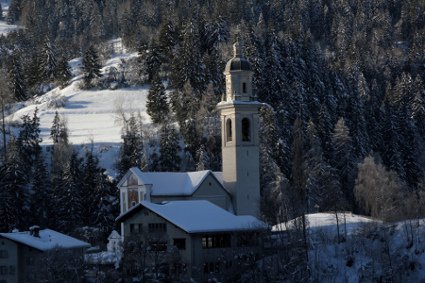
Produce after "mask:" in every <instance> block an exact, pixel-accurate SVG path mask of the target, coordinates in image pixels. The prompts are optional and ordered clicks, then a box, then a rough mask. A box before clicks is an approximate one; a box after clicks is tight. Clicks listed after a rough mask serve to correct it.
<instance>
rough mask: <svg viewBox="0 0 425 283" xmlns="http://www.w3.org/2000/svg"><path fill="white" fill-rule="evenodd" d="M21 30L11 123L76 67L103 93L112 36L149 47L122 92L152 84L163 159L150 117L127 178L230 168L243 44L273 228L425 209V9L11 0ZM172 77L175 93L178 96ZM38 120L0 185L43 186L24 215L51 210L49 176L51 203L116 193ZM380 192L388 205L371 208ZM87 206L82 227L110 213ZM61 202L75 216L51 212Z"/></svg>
mask: <svg viewBox="0 0 425 283" xmlns="http://www.w3.org/2000/svg"><path fill="white" fill-rule="evenodd" d="M7 21H8V22H9V23H17V24H19V25H21V26H24V27H25V29H19V30H17V31H15V32H12V33H10V34H9V35H8V36H1V37H0V64H1V67H2V72H4V73H5V74H7V75H8V79H9V80H8V85H7V87H8V88H7V91H2V92H1V93H0V94H1V95H0V96H1V101H2V106H3V112H4V111H6V112H7V110H8V105H9V103H10V102H13V101H23V100H26V99H29V98H31V97H33V96H36V95H40V94H41V93H42V92H43V90H45V89H46V87H47V88H52V87H53V86H64V85H66V83H67V81H68V80H69V79H70V76H71V75H70V72H69V66H68V65H67V60H69V59H71V58H75V57H83V65H84V85H83V86H82V87H85V88H91V87H102V79H101V78H100V77H101V74H100V72H99V67H100V65H99V64H100V63H99V62H100V60H101V59H102V58H103V56H106V55H107V50H105V48H103V43H104V42H106V41H107V40H110V39H113V38H117V37H121V38H122V40H123V42H124V44H125V46H126V47H127V48H128V49H129V50H133V51H138V52H139V57H138V60H135V61H131V62H128V64H129V66H128V68H129V69H132V70H135V73H136V77H137V79H136V80H131V81H129V80H126V78H125V77H121V78H119V83H120V84H121V85H123V86H125V85H130V84H144V83H150V84H151V89H150V92H149V99H148V100H149V101H148V105H147V107H148V113H149V114H150V115H151V117H152V121H153V123H154V125H155V126H156V127H157V128H158V135H159V137H160V141H159V150H158V151H150V153H149V154H146V152H147V151H146V150H144V149H143V146H146V143H144V142H143V134H142V132H143V131H142V130H141V129H140V125H138V122H137V117H133V116H132V117H130V118H128V119H127V120H126V123H125V126H124V131H123V145H122V149H121V156H120V161H119V162H118V164H117V169H118V172H119V173H120V175H122V174H123V173H124V172H125V171H126V170H127V169H128V168H129V167H131V166H140V167H142V168H144V169H147V170H162V171H178V170H195V169H212V170H221V157H220V147H221V145H220V138H219V134H220V130H219V129H217V123H216V122H214V121H216V120H217V113H216V112H215V105H216V103H217V102H218V101H219V100H220V97H221V95H222V93H223V92H224V80H223V73H222V72H223V69H224V64H225V62H226V61H227V60H228V59H229V58H230V57H231V52H230V50H231V48H230V47H231V44H232V43H233V42H234V41H235V40H239V41H240V42H242V44H243V46H244V51H245V55H246V57H248V59H249V60H250V62H251V63H252V66H253V70H254V81H253V83H254V87H255V89H256V93H257V95H258V98H259V100H260V101H261V102H265V103H267V104H268V106H267V107H266V106H265V107H264V108H263V109H262V110H261V118H262V123H263V124H262V125H263V126H262V130H261V131H262V132H261V139H262V140H261V154H260V156H261V188H262V198H263V200H262V201H263V204H264V207H263V216H264V219H266V220H267V221H269V222H270V223H275V222H277V221H282V220H286V219H288V218H292V217H294V216H297V215H300V214H302V213H303V212H316V211H334V210H354V211H356V212H359V213H366V214H371V215H372V216H376V217H380V218H383V219H399V218H402V217H412V216H415V217H416V216H420V215H422V213H423V211H422V210H423V209H420V208H421V204H422V203H423V198H424V192H425V182H424V177H425V176H424V169H423V168H425V155H424V152H425V151H424V149H425V148H424V147H425V140H424V139H425V100H424V99H425V89H424V79H425V72H424V71H425V50H424V49H423V46H425V2H424V1H422V0H408V1H406V0H403V1H402V0H361V1H360V0H337V1H331V0H295V1H289V0H283V1H282V0H268V1H264V0H255V1H254V0H247V1H243V0H235V1H217V0H208V1H201V0H179V1H177V0H145V1H142V0H75V1H68V0H58V1H49V0H40V1H30V0H12V1H11V5H10V8H9V14H8V16H7ZM162 81H167V82H168V83H167V88H168V89H169V90H170V91H171V92H170V99H169V100H167V99H166V95H165V88H164V85H163V84H162V83H161V82H162ZM34 115H35V116H34V117H26V118H25V119H23V121H24V122H23V125H22V126H21V133H20V134H19V136H18V137H16V138H13V137H11V138H8V140H9V142H8V145H7V154H3V155H5V156H3V159H2V167H1V169H0V175H1V176H0V183H1V186H2V187H6V186H10V188H11V189H10V191H20V190H19V188H21V186H28V184H30V186H31V188H32V189H31V190H30V191H31V192H32V193H33V194H34V197H33V198H27V199H29V200H31V199H32V201H31V202H29V203H24V202H23V199H25V198H24V197H23V196H18V197H17V198H16V201H20V202H21V203H20V204H19V206H16V205H13V206H14V207H15V208H16V207H22V206H23V207H24V208H25V209H27V210H28V211H33V210H37V207H40V206H41V205H40V201H38V200H37V199H38V198H40V199H46V198H45V197H44V196H43V195H38V193H37V190H38V187H39V186H45V184H44V183H43V184H39V182H46V180H48V181H49V182H51V184H50V185H49V188H51V192H46V191H44V192H42V193H41V192H40V194H46V193H52V194H53V195H54V194H57V195H58V197H57V198H52V199H54V200H55V201H57V202H59V203H60V202H61V198H62V199H67V200H68V201H67V202H69V203H71V201H70V199H73V197H74V190H73V188H77V187H80V184H76V182H82V183H83V184H86V182H89V183H87V186H89V187H91V188H94V187H96V188H97V190H101V189H102V188H103V187H105V186H106V187H108V190H112V189H111V188H112V187H113V186H112V185H111V184H110V182H109V181H108V180H107V179H105V178H106V177H105V176H104V175H103V174H102V169H100V168H99V167H98V164H97V161H96V157H95V156H93V155H92V154H91V153H90V150H87V155H86V157H85V158H84V160H81V159H80V158H79V157H78V156H76V155H75V154H74V153H73V151H72V150H71V149H69V148H67V141H66V134H58V132H59V133H60V132H61V130H60V129H59V128H60V127H59V128H58V129H56V128H55V126H53V127H52V136H53V137H54V138H55V139H54V140H55V145H54V146H53V147H52V148H51V149H50V159H49V162H52V164H55V165H56V164H58V163H57V161H56V160H68V161H67V162H64V163H63V168H61V166H50V165H48V164H44V163H45V162H46V161H45V160H44V161H43V160H40V154H39V151H40V149H39V142H40V141H39V137H38V135H37V130H35V128H36V127H35V125H36V124H37V117H36V113H35V114H34ZM58 119H59V120H60V118H59V116H58ZM173 122H177V123H178V129H177V127H175V126H174V123H173ZM57 125H58V124H57ZM57 125H56V126H57ZM4 131H5V128H4V127H3V133H4ZM180 137H181V138H182V139H183V140H184V144H185V147H184V148H183V149H180V148H179V138H180ZM3 147H4V148H5V145H3ZM179 152H183V154H182V155H180V157H179ZM64 155H65V156H66V157H64ZM18 156H19V158H18ZM56 158H57V159H56ZM61 158H62V159H61ZM63 158H65V159H63ZM179 158H182V160H179ZM19 162H20V163H19ZM59 163H60V162H59ZM30 164H33V165H30ZM181 164H184V166H181ZM46 168H54V170H53V169H50V170H47V169H46ZM56 170H59V171H57V172H56ZM47 175H49V176H50V177H46V176H47ZM72 176H74V177H72ZM75 176H79V177H78V178H76V179H75ZM81 176H83V177H81ZM95 176H97V177H95ZM377 180H378V181H377ZM90 182H91V183H90ZM58 184H61V185H58ZM81 186H82V185H81ZM84 186H86V185H84ZM56 188H58V189H56ZM59 188H60V190H65V191H64V192H61V193H59V191H58V190H59ZM5 191H7V190H5ZM71 191H72V193H71ZM79 193H82V194H83V193H88V192H85V191H81V192H79ZM91 193H93V191H91ZM110 194H111V195H112V196H113V195H114V193H113V192H112V193H110ZM59 196H60V198H59ZM5 197H7V196H5ZM96 197H99V195H97V196H96ZM372 197H373V198H375V199H377V200H379V201H377V202H373V203H371V202H370V201H368V200H369V199H370V198H372ZM47 199H49V198H47ZM401 200H403V201H401ZM33 202H34V203H33ZM96 203H99V201H96ZM34 205H35V206H36V207H34ZM78 205H82V207H85V208H87V209H88V211H83V212H81V213H83V214H84V217H83V216H81V217H82V218H81V219H85V222H84V224H81V225H94V224H93V223H98V221H100V220H99V219H97V220H93V219H89V218H90V217H89V216H92V215H93V214H92V213H91V211H92V209H96V208H89V207H88V206H87V205H85V204H83V203H81V201H80V202H79V204H77V205H76V206H78ZM51 206H52V207H57V206H60V205H58V204H46V205H45V206H44V205H43V206H42V207H46V209H47V208H49V207H51ZM73 207H74V208H73V209H75V206H73ZM2 209H5V210H2ZM49 209H50V208H49ZM1 211H8V213H11V212H12V211H13V210H9V209H7V208H3V207H2V208H0V214H1V213H3V212H1ZM276 212H278V213H276ZM40 213H41V215H45V213H47V212H46V211H41V212H40ZM64 213H65V214H66V215H68V216H69V215H73V214H70V211H67V212H65V211H64ZM65 214H62V215H65ZM13 215H15V217H18V215H19V213H18V212H15V211H13ZM57 216H58V217H59V218H60V219H61V221H60V222H61V223H59V222H57V223H55V226H53V227H52V228H55V227H58V229H60V227H67V229H71V226H72V225H71V226H69V225H70V224H69V223H68V222H67V221H69V222H72V221H73V220H72V219H69V220H68V219H66V217H65V216H64V218H61V217H60V214H57ZM10 217H12V216H10ZM73 217H79V218H80V216H77V215H75V216H74V215H73ZM23 219H25V218H23ZM40 219H42V218H40ZM102 221H103V220H102ZM62 222H63V223H62ZM6 223H9V225H15V224H16V225H19V224H21V223H18V222H16V221H15V220H13V221H12V220H10V221H6V222H5V223H3V224H2V225H3V226H1V225H0V226H1V228H0V229H1V230H8V229H10V228H12V227H6V226H4V225H5V224H6ZM61 225H62V226H61ZM79 225H80V224H79ZM81 225H80V226H81ZM62 230H64V231H66V229H65V228H63V229H62Z"/></svg>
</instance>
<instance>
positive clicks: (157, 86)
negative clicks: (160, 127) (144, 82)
mask: <svg viewBox="0 0 425 283" xmlns="http://www.w3.org/2000/svg"><path fill="white" fill-rule="evenodd" d="M146 112H147V113H148V114H149V115H150V116H151V119H152V122H154V123H155V124H162V123H164V122H165V121H166V120H167V119H168V116H169V112H170V110H169V107H168V102H167V97H166V95H165V88H164V85H163V84H162V82H161V79H160V78H159V76H158V75H157V76H155V78H154V79H153V81H152V85H151V88H150V89H149V94H148V100H147V102H146Z"/></svg>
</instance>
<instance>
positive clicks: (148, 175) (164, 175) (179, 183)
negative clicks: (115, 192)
mask: <svg viewBox="0 0 425 283" xmlns="http://www.w3.org/2000/svg"><path fill="white" fill-rule="evenodd" d="M131 174H134V175H135V176H136V177H137V178H138V179H139V184H143V185H152V187H151V195H152V196H190V195H192V194H193V193H194V192H195V191H196V190H197V189H198V188H199V186H200V185H201V184H202V182H203V181H204V180H205V178H206V177H207V176H208V175H210V174H211V175H212V176H214V178H215V179H217V181H218V182H219V183H220V184H221V185H223V175H222V173H221V172H212V171H210V170H204V171H195V172H143V171H141V170H140V169H139V168H137V167H133V168H130V169H129V171H128V172H127V173H126V175H125V176H124V177H123V178H122V179H121V181H120V182H119V183H118V187H121V186H122V185H123V183H124V182H125V181H126V180H127V179H128V177H129V176H130V175H131ZM223 189H225V188H224V187H223Z"/></svg>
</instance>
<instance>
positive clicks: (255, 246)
mask: <svg viewBox="0 0 425 283" xmlns="http://www.w3.org/2000/svg"><path fill="white" fill-rule="evenodd" d="M233 49H234V50H233V52H234V56H233V58H232V59H230V60H229V61H228V62H227V64H226V67H225V71H224V75H225V79H226V93H225V94H224V95H223V96H222V99H221V102H220V103H218V105H217V109H218V110H219V112H220V117H221V129H222V131H221V138H222V159H223V171H222V172H212V171H209V170H205V171H197V172H143V171H141V170H140V169H138V168H131V169H130V170H129V171H128V172H127V173H126V174H125V176H124V177H123V178H122V180H121V181H120V182H119V183H118V188H119V190H120V210H121V214H120V216H119V217H118V218H117V221H118V222H119V223H121V236H122V238H123V240H124V242H125V241H126V240H128V239H134V237H136V238H137V237H140V238H142V237H143V238H144V239H145V241H148V242H151V243H152V244H153V246H154V247H155V249H158V250H161V251H167V250H169V249H171V248H174V249H176V250H178V252H179V256H180V257H181V261H182V262H184V263H185V265H186V269H187V270H188V273H189V275H190V276H191V277H193V278H195V279H199V280H205V278H207V276H208V274H214V273H215V272H220V273H222V272H224V271H223V270H222V269H223V268H228V269H231V266H232V258H234V255H235V254H239V255H240V254H242V253H245V254H250V255H255V254H257V253H258V252H259V251H260V249H261V243H260V238H261V237H259V234H260V233H262V232H264V231H266V230H267V229H268V226H267V225H266V224H265V223H264V222H262V221H260V220H259V217H260V176H259V171H260V170H259V135H258V130H259V126H260V125H259V108H260V107H261V106H262V104H261V103H259V102H258V101H257V100H256V97H255V95H254V92H253V87H252V75H253V72H252V70H251V65H250V63H249V61H248V60H247V59H246V58H244V56H243V55H242V52H241V47H240V46H239V43H238V42H237V43H235V44H234V46H233ZM224 254H227V256H225V260H224V261H223V255H224ZM226 257H227V259H226ZM223 262H225V264H224V265H223V264H222V263H223Z"/></svg>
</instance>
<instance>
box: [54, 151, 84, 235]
mask: <svg viewBox="0 0 425 283" xmlns="http://www.w3.org/2000/svg"><path fill="white" fill-rule="evenodd" d="M81 186H82V180H81V159H80V158H78V156H77V153H76V152H73V153H72V154H71V157H70V159H69V160H68V162H67V163H66V164H65V166H64V168H63V172H62V176H61V179H60V181H59V183H58V184H57V186H56V187H55V188H54V192H55V202H56V217H57V219H58V222H57V224H58V229H59V230H60V231H62V232H71V231H72V230H73V229H74V228H76V227H77V226H78V225H79V223H80V221H81V219H82V209H83V202H82V197H83V196H82V192H81Z"/></svg>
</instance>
